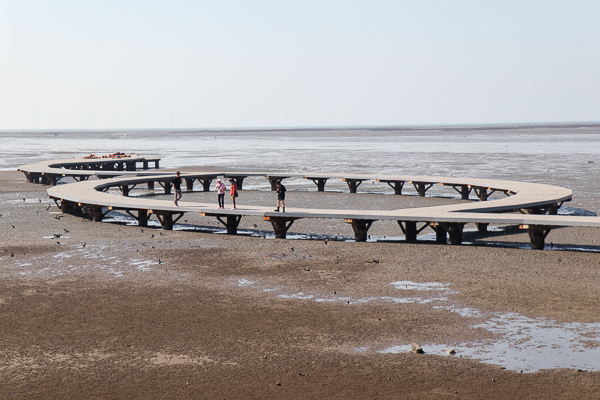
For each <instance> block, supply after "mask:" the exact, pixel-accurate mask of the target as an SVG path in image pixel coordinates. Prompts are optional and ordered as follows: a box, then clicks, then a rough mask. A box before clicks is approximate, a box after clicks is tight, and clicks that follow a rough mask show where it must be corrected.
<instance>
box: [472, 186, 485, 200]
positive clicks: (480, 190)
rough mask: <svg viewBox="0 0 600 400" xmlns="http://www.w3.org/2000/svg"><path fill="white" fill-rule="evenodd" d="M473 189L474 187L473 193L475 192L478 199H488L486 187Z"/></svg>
mask: <svg viewBox="0 0 600 400" xmlns="http://www.w3.org/2000/svg"><path fill="white" fill-rule="evenodd" d="M473 189H475V193H476V194H477V197H478V198H479V201H486V200H487V199H488V188H484V187H475V188H473Z"/></svg>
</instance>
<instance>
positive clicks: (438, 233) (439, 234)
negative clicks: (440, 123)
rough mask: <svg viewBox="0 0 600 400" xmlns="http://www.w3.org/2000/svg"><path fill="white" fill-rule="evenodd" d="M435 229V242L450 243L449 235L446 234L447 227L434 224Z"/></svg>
mask: <svg viewBox="0 0 600 400" xmlns="http://www.w3.org/2000/svg"><path fill="white" fill-rule="evenodd" d="M432 227H433V229H435V242H436V243H437V244H446V243H448V235H447V234H446V229H445V228H444V227H443V226H442V225H439V224H438V225H435V226H433V225H432Z"/></svg>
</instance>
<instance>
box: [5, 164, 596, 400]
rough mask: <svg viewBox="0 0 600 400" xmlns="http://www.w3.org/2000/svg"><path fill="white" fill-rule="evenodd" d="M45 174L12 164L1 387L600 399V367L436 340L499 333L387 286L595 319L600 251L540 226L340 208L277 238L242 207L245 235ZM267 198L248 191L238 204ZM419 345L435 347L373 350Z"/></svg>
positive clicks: (55, 392) (110, 394)
mask: <svg viewBox="0 0 600 400" xmlns="http://www.w3.org/2000/svg"><path fill="white" fill-rule="evenodd" d="M45 189H46V187H45V186H43V185H33V184H28V183H27V182H26V181H25V179H24V177H23V175H22V174H19V173H17V172H2V173H0V204H1V206H0V207H1V208H0V214H1V217H0V224H1V226H0V228H1V229H0V327H1V332H2V335H1V336H0V341H1V343H2V344H1V347H0V381H1V384H0V398H3V399H48V398H53V399H67V398H78V399H82V398H106V399H111V398H112V399H123V398H157V399H159V398H160V399H170V398H173V399H175V398H220V399H238V398H261V399H268V398H286V399H294V398H298V399H307V398H314V399H321V398H340V399H341V398H343V399H364V398H378V399H385V398H394V399H396V398H419V399H421V398H432V399H454V398H461V399H470V398H472V399H481V398H494V399H502V398H530V399H537V398H539V399H549V398H561V399H562V398H571V399H581V398H594V396H599V395H597V394H596V393H597V392H600V373H598V372H585V371H578V370H577V369H560V370H540V371H537V372H534V373H520V372H519V371H511V370H507V369H503V368H501V367H498V366H495V365H490V364H485V363H480V362H478V361H474V360H470V359H467V358H463V357H461V356H460V353H459V354H457V355H455V356H449V355H447V354H445V353H443V354H438V353H435V354H431V353H428V352H427V345H428V344H429V343H447V344H448V345H449V346H452V345H453V344H457V343H465V342H470V341H478V340H481V339H485V338H489V337H490V336H491V335H492V334H491V333H490V332H488V331H486V330H483V329H474V328H471V325H472V324H473V320H472V319H470V318H463V317H461V316H460V315H458V314H457V313H453V312H451V311H448V310H439V309H438V310H436V309H433V308H432V307H430V306H429V305H426V304H402V303H394V302H390V301H385V300H384V299H387V298H393V297H398V296H400V295H401V296H410V295H411V293H410V291H409V293H402V294H399V293H398V290H397V289H396V288H395V287H394V286H393V285H391V284H390V283H392V282H397V281H413V282H443V283H447V284H449V286H450V287H451V288H452V290H453V294H452V300H453V301H454V302H455V303H456V304H459V305H460V306H464V307H472V308H475V309H479V310H483V311H490V312H504V311H514V312H518V313H521V314H523V315H526V316H529V317H535V318H539V317H544V318H549V319H553V320H556V321H562V322H598V321H599V318H600V316H599V315H598V305H599V291H598V282H600V276H599V272H600V253H594V252H578V251H562V250H558V251H557V250H553V251H548V250H546V251H532V250H528V249H524V248H519V245H526V244H527V243H528V237H527V234H526V233H524V232H522V231H518V230H512V231H509V232H508V233H505V234H503V235H500V236H499V235H496V234H492V235H490V236H488V237H479V236H472V237H469V239H468V240H469V241H472V242H475V243H478V244H481V245H474V244H471V245H464V246H450V245H436V244H433V243H417V244H408V243H394V242H385V241H382V242H368V243H354V242H347V241H343V240H335V236H339V237H340V238H342V236H344V235H347V236H350V237H351V235H352V231H351V228H350V227H349V226H347V225H345V224H343V223H342V224H338V223H337V222H334V221H321V222H310V223H309V222H306V221H302V223H298V224H297V225H294V227H293V228H292V229H291V231H292V232H293V233H303V232H304V233H306V232H313V233H320V234H323V235H326V236H315V237H314V238H313V239H312V240H279V239H271V238H269V237H268V235H267V233H269V232H272V230H271V229H270V227H269V225H267V223H266V222H264V221H260V220H252V219H250V218H248V219H244V220H243V222H242V226H241V231H242V233H243V234H242V235H238V236H228V235H224V234H221V233H214V231H216V232H219V225H218V223H217V222H216V221H215V220H214V219H212V220H210V219H208V218H206V217H205V218H200V217H199V216H192V215H189V216H188V215H186V217H185V218H186V219H187V221H186V222H185V224H186V225H188V226H187V228H188V229H187V230H174V231H163V230H161V229H158V228H153V227H147V228H140V227H137V226H131V225H126V224H125V223H122V222H118V221H119V220H120V219H119V216H117V218H116V220H115V222H104V223H94V222H91V221H89V220H85V219H82V218H79V217H75V216H71V215H64V214H60V213H59V210H58V209H57V207H56V206H55V205H54V204H53V203H51V202H50V201H49V199H48V198H47V196H46V194H45ZM295 193H296V192H293V191H291V192H288V199H289V200H288V201H289V202H290V203H291V201H292V197H293V196H294V194H295ZM297 195H298V196H297V197H296V198H297V201H298V204H299V203H300V202H301V200H300V198H301V196H305V197H302V198H303V199H304V200H302V201H303V202H307V203H310V204H314V202H315V201H325V200H322V199H321V200H317V199H316V198H317V196H318V195H320V194H317V193H299V192H298V193H297ZM330 195H331V196H334V197H335V194H330ZM185 196H187V197H188V198H189V199H191V198H192V197H194V196H199V197H201V196H203V194H197V193H194V194H192V193H184V197H185ZM270 196H271V194H270V193H264V192H255V193H251V192H242V195H241V196H240V202H242V201H250V200H251V199H253V200H252V201H263V200H261V199H263V197H264V199H272V198H271V197H270ZM306 196H308V197H306ZM359 196H361V195H358V197H357V196H355V197H354V199H359V200H361V201H362V199H367V200H368V199H369V197H363V198H361V197H359ZM365 196H373V195H365ZM387 197H389V198H388V199H384V200H381V201H394V202H404V203H406V204H408V203H410V202H413V201H415V200H416V199H415V198H414V197H410V196H406V198H405V199H403V200H402V199H400V200H399V199H393V200H390V199H391V198H393V197H397V198H398V197H405V196H387ZM264 201H267V200H264ZM269 201H270V200H269ZM327 201H328V202H331V201H334V200H332V198H329V199H328V200H327ZM335 201H338V200H335ZM339 201H340V202H341V200H339ZM352 201H355V200H352ZM425 201H429V202H430V203H427V204H430V205H433V204H442V203H447V202H448V201H450V200H448V199H432V200H431V199H430V200H425ZM397 204H398V203H395V204H394V205H393V206H395V205H397ZM349 206H351V205H349ZM384 206H385V205H384ZM390 206H392V205H390ZM108 217H110V216H108ZM182 222H183V221H182ZM299 222H300V221H299ZM303 224H304V225H303ZM309 229H310V230H309ZM372 229H373V231H372V232H371V233H372V234H373V235H375V234H376V235H378V236H380V237H383V236H394V235H398V236H400V232H398V227H397V226H391V225H390V226H384V225H381V226H378V225H374V226H373V228H372ZM211 231H212V232H211ZM424 233H425V232H424ZM262 236H267V237H265V238H263V237H262ZM323 238H326V239H328V240H325V239H323ZM548 241H549V242H550V241H551V242H552V243H553V245H556V246H560V245H563V244H578V245H581V246H584V247H587V248H595V247H596V246H597V245H598V243H600V230H597V229H586V228H563V229H557V230H555V231H552V232H551V233H550V236H549V237H548ZM492 242H493V243H497V242H503V243H510V244H515V245H516V246H515V248H510V247H509V248H506V247H497V246H493V245H489V244H491V243H492ZM486 243H487V244H488V245H485V244H486ZM521 247H523V246H521ZM525 247H526V246H525ZM282 294H283V295H282ZM418 295H419V296H424V295H426V294H423V293H421V292H420V293H418ZM315 299H324V300H331V301H315ZM364 299H371V300H370V301H362V300H364ZM334 300H335V301H334ZM410 343H417V344H420V345H421V346H422V347H423V349H424V350H425V352H426V354H414V353H410V352H409V351H406V352H401V353H398V354H389V353H380V352H378V351H377V350H382V349H386V348H389V347H390V346H396V345H407V346H408V348H410V346H409V345H410ZM365 349H366V350H365Z"/></svg>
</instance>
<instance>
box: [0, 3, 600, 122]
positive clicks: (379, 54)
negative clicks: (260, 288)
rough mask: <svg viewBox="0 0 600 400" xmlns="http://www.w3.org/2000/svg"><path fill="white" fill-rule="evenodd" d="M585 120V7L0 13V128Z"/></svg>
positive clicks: (590, 56)
mask: <svg viewBox="0 0 600 400" xmlns="http://www.w3.org/2000/svg"><path fill="white" fill-rule="evenodd" d="M598 120H600V1H598V0H563V1H553V0H539V1H538V0H533V1H529V0H503V1H487V0H472V1H466V0H458V1H449V0H446V1H442V0H440V1H433V0H432V1H428V0H420V1H403V0H397V1H386V0H369V1H366V0H365V1H353V0H340V1H328V0H318V1H312V0H302V1H286V0H277V1H276V0H273V1H267V0H252V1H250V0H248V1H228V0H215V1H198V0H168V1H152V0H144V1H133V0H118V1H112V0H102V1H94V0H90V1H86V0H52V1H48V0H0V129H31V128H33V127H34V126H35V128H36V129H53V128H58V129H65V128H67V129H81V128H82V127H83V128H85V129H90V128H94V127H95V128H96V129H102V128H170V127H173V128H210V127H240V126H242V127H273V126H289V127H292V126H329V125H412V124H439V123H442V122H443V123H449V124H461V123H490V122H492V123H507V122H566V121H598Z"/></svg>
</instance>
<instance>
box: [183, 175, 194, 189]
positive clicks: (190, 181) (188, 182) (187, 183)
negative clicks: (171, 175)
mask: <svg viewBox="0 0 600 400" xmlns="http://www.w3.org/2000/svg"><path fill="white" fill-rule="evenodd" d="M185 188H186V189H187V190H189V191H193V190H194V178H185Z"/></svg>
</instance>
